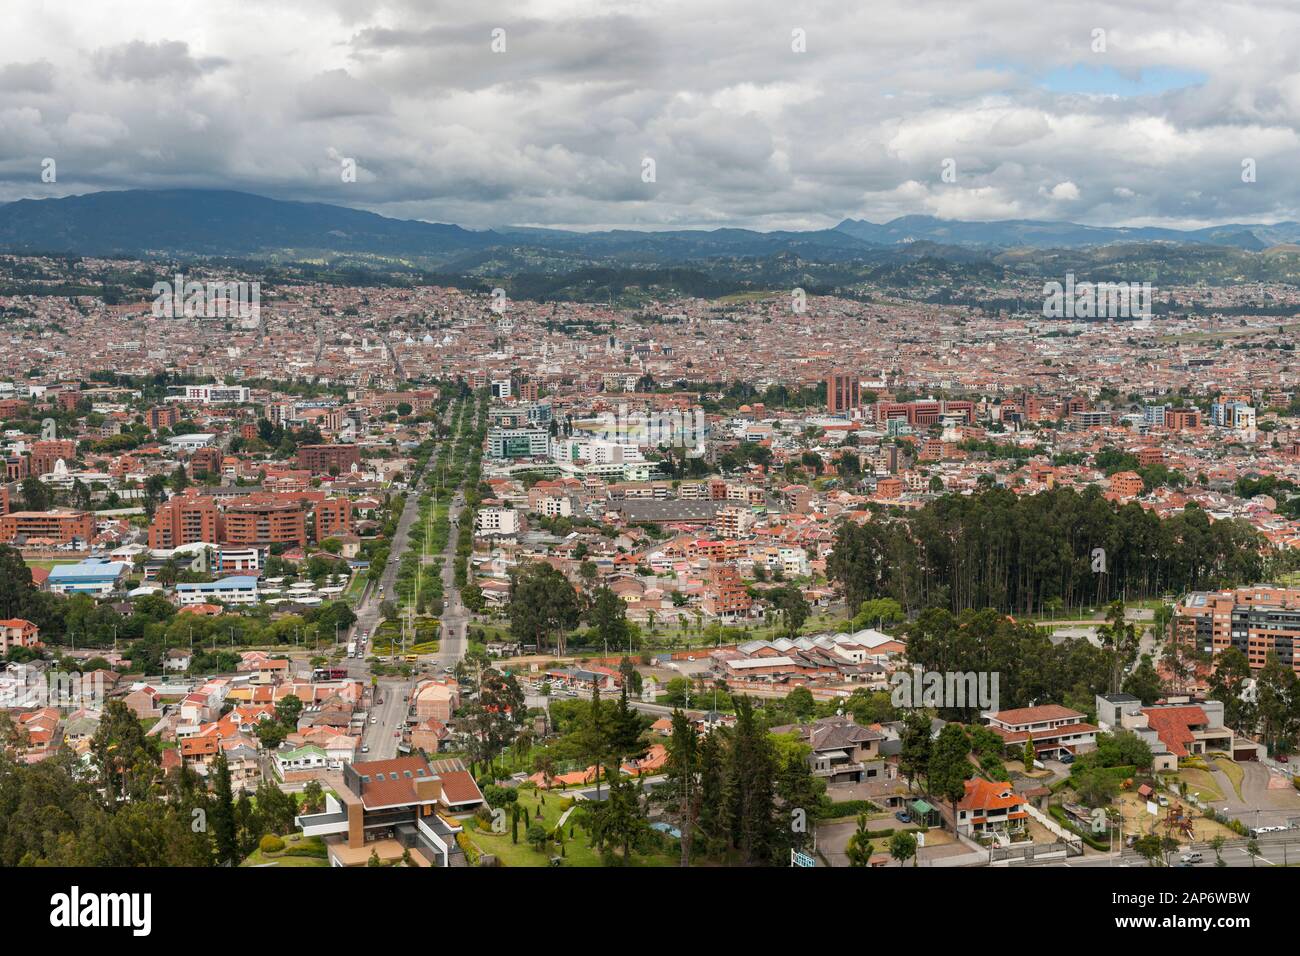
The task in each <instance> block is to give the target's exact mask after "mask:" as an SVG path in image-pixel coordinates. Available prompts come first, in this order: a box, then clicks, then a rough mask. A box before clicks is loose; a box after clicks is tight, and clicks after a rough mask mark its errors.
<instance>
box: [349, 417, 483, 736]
mask: <svg viewBox="0 0 1300 956" xmlns="http://www.w3.org/2000/svg"><path fill="white" fill-rule="evenodd" d="M454 408H455V405H454V404H452V405H449V406H448V411H447V412H446V413H444V414H445V415H446V416H448V417H450V416H451V415H452V414H453V409H454ZM450 448H451V442H450V441H445V442H441V443H440V444H439V445H438V447H437V448H436V449H435V451H434V453H433V455H432V456H430V459H429V462H428V463H427V464H426V466H425V470H424V473H423V474H422V475H421V479H420V481H418V482H416V483H414V484H413V485H412V486H411V488H410V489H409V490H408V491H407V492H406V504H405V505H404V506H403V507H402V516H401V518H399V519H398V522H397V531H396V533H395V534H394V535H393V545H392V548H391V549H390V550H389V553H388V563H387V565H385V567H384V570H383V573H382V574H381V575H380V579H379V580H380V583H381V584H382V585H383V594H384V596H383V597H382V598H381V597H380V596H379V590H378V588H375V589H373V590H372V591H368V592H367V593H366V595H365V597H364V599H363V600H362V601H361V603H360V604H358V606H357V623H356V624H355V625H353V632H352V637H355V636H356V635H357V634H359V633H360V632H362V631H364V632H366V633H367V634H371V635H373V634H374V631H375V628H376V627H377V626H378V625H379V623H380V621H381V619H382V614H381V611H380V608H381V606H382V604H383V601H384V600H385V599H391V598H393V595H394V593H395V589H396V585H397V570H398V566H399V564H400V563H401V560H402V555H404V554H405V553H406V552H407V551H408V550H409V549H410V534H411V528H412V527H413V526H414V524H415V521H416V519H417V518H418V517H419V513H420V494H421V490H422V489H425V490H427V487H428V478H429V476H430V475H432V474H433V471H434V466H435V465H436V464H437V462H438V461H439V460H440V459H441V457H442V456H443V455H445V454H447V453H449V451H450ZM453 530H454V529H453ZM449 539H450V540H449V542H448V548H449V549H450V553H451V555H452V557H454V555H455V550H456V545H455V536H454V534H453V535H451V536H449ZM450 563H451V558H448V559H447V567H446V568H444V570H443V584H444V590H449V585H448V576H449V575H450V574H451V573H452V572H451V568H450ZM449 596H450V595H449ZM452 600H454V601H455V606H457V607H459V611H460V614H461V615H462V616H467V612H466V611H465V609H464V608H463V607H460V595H459V594H455V595H454V597H452ZM449 610H450V609H449ZM366 650H367V652H368V651H369V650H370V646H369V645H368V646H367V648H366ZM464 653H465V623H464V621H463V620H462V621H461V623H460V627H459V639H458V640H453V641H450V642H444V646H442V647H440V648H439V654H438V658H439V666H450V665H451V664H454V663H455V661H456V660H458V659H459V658H460V657H461V656H463V655H464ZM368 656H369V654H368V653H367V655H366V657H363V658H362V659H360V660H357V659H354V658H349V659H348V660H347V661H346V666H347V670H348V675H349V676H350V677H353V678H356V679H358V680H361V681H363V682H365V684H366V685H367V686H369V685H370V684H371V681H372V675H371V670H370V664H369V662H368V660H367V659H366V658H367V657H368ZM444 661H445V662H446V663H444ZM414 686H415V679H414V678H409V679H401V678H393V677H384V678H380V679H379V680H378V681H377V682H376V687H375V690H374V691H373V697H372V700H371V707H370V713H369V714H368V715H367V720H366V726H365V730H364V732H363V734H362V745H363V746H364V747H368V748H369V751H367V752H365V757H366V759H369V760H383V759H387V758H389V757H393V756H396V755H397V745H398V743H399V742H400V737H399V734H400V732H401V730H402V728H403V727H404V726H405V724H406V715H407V700H406V698H407V695H409V694H410V692H411V690H412V688H413V687H414ZM378 700H382V701H383V703H382V704H379V703H376V701H378ZM371 717H373V718H375V722H374V723H371V722H370V718H371Z"/></svg>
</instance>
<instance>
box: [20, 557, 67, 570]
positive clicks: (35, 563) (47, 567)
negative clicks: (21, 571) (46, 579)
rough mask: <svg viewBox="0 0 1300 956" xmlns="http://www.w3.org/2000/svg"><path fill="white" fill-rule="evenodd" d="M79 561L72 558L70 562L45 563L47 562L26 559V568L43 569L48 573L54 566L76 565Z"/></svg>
mask: <svg viewBox="0 0 1300 956" xmlns="http://www.w3.org/2000/svg"><path fill="white" fill-rule="evenodd" d="M79 561H80V559H79V558H73V559H72V560H69V561H47V560H37V559H35V558H28V559H27V566H28V567H29V568H43V569H45V570H46V571H48V570H50V568H52V567H54V566H55V565H56V564H77V563H78V562H79Z"/></svg>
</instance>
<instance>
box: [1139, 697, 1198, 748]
mask: <svg viewBox="0 0 1300 956" xmlns="http://www.w3.org/2000/svg"><path fill="white" fill-rule="evenodd" d="M1142 713H1144V714H1146V715H1147V722H1148V723H1149V724H1150V726H1151V729H1152V730H1154V731H1155V732H1156V736H1158V737H1159V738H1160V739H1161V740H1162V741H1163V742H1164V745H1165V746H1166V747H1168V748H1169V752H1170V753H1171V754H1174V755H1175V756H1178V757H1186V756H1187V745H1188V744H1190V743H1191V742H1192V741H1193V740H1195V739H1196V736H1195V735H1194V734H1193V733H1192V730H1191V728H1192V727H1196V726H1204V725H1205V724H1207V723H1209V718H1208V717H1206V716H1205V711H1203V710H1201V708H1199V707H1143V708H1142Z"/></svg>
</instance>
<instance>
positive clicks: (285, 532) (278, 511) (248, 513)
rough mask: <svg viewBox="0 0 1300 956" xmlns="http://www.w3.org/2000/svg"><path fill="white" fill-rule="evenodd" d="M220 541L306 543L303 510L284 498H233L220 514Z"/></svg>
mask: <svg viewBox="0 0 1300 956" xmlns="http://www.w3.org/2000/svg"><path fill="white" fill-rule="evenodd" d="M221 517H222V538H221V540H222V541H225V542H228V543H230V544H268V545H269V544H298V545H300V546H302V547H306V545H307V513H306V511H305V510H304V509H303V507H302V506H301V505H299V504H294V503H292V502H287V501H258V500H247V501H237V502H233V503H231V504H229V505H227V506H226V510H225V512H224V513H223V514H222V516H221Z"/></svg>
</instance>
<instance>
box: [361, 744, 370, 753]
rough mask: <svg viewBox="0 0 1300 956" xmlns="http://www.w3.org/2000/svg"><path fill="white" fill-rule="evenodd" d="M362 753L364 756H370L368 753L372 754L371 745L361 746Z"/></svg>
mask: <svg viewBox="0 0 1300 956" xmlns="http://www.w3.org/2000/svg"><path fill="white" fill-rule="evenodd" d="M361 752H362V753H363V754H368V753H370V745H369V744H362V745H361Z"/></svg>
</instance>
